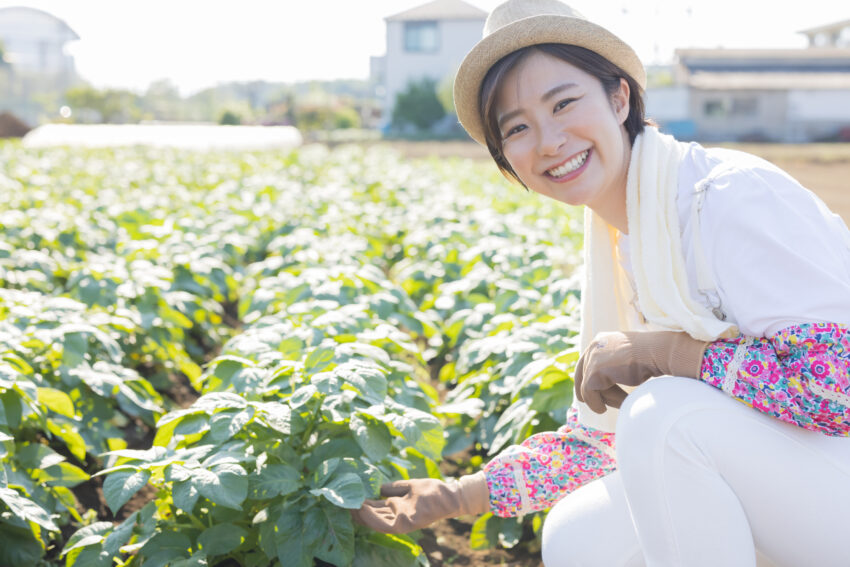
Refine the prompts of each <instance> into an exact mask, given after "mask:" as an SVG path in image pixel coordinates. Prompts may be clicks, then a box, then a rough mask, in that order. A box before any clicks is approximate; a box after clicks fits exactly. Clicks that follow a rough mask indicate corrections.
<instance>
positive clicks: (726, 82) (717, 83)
mask: <svg viewBox="0 0 850 567" xmlns="http://www.w3.org/2000/svg"><path fill="white" fill-rule="evenodd" d="M688 85H689V86H690V87H692V88H695V89H705V90H753V91H764V90H825V89H848V90H850V74H847V73H696V74H694V75H691V76H690V77H688Z"/></svg>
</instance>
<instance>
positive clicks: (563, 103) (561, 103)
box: [555, 98, 575, 112]
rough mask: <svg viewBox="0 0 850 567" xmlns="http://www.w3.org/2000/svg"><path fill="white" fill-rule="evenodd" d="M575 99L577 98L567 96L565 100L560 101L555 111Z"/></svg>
mask: <svg viewBox="0 0 850 567" xmlns="http://www.w3.org/2000/svg"><path fill="white" fill-rule="evenodd" d="M574 100H575V99H574V98H565V99H564V100H562V101H560V102H558V104H556V105H555V112H558V111H559V110H561V109H563V108H565V107H566V106H567V105H568V104H570V103H571V102H573V101H574Z"/></svg>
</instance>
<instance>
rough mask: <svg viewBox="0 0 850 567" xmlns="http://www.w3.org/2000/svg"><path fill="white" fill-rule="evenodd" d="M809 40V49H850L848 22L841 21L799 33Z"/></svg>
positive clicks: (849, 24) (849, 25) (849, 26)
mask: <svg viewBox="0 0 850 567" xmlns="http://www.w3.org/2000/svg"><path fill="white" fill-rule="evenodd" d="M800 33H801V34H804V35H805V36H806V37H807V38H809V47H850V20H842V21H840V22H835V23H834V24H827V25H824V26H818V27H815V28H810V29H807V30H803V31H801V32H800Z"/></svg>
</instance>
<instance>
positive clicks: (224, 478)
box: [192, 464, 248, 510]
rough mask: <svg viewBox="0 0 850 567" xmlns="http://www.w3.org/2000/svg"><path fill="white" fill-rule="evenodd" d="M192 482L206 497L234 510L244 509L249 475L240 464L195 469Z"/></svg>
mask: <svg viewBox="0 0 850 567" xmlns="http://www.w3.org/2000/svg"><path fill="white" fill-rule="evenodd" d="M192 483H193V484H194V485H195V487H196V488H197V489H198V492H200V493H201V495H202V496H204V497H205V498H208V499H210V500H211V501H213V502H215V503H216V504H219V505H221V506H225V507H227V508H233V509H234V510H241V509H242V502H244V501H245V498H246V497H247V496H248V477H247V473H246V472H245V469H243V468H242V467H240V466H239V465H234V464H222V465H217V466H215V467H213V469H212V470H207V469H193V470H192Z"/></svg>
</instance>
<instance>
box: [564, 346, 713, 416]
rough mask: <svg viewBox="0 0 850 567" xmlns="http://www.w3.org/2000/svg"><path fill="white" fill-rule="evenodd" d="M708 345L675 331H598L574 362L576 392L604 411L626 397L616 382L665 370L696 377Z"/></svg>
mask: <svg viewBox="0 0 850 567" xmlns="http://www.w3.org/2000/svg"><path fill="white" fill-rule="evenodd" d="M707 345H708V343H707V342H704V341H699V340H697V339H694V338H692V337H691V336H690V335H688V334H687V333H683V332H675V331H631V332H619V331H617V332H613V333H599V334H598V335H596V338H594V339H593V342H592V343H590V345H589V346H588V347H587V350H585V351H584V353H582V355H581V358H579V360H578V363H577V364H576V370H575V387H576V396H577V397H578V399H579V401H580V402H584V403H586V404H587V405H588V406H589V407H590V409H592V410H593V411H595V412H596V413H603V412H604V411H605V409H606V407H605V406H606V405H607V406H611V407H615V408H618V407H620V405H622V403H623V400H624V399H626V392H625V391H624V390H623V389H622V388H620V387H619V386H618V385H617V384H622V385H625V386H637V385H638V384H642V383H643V382H646V381H647V380H649V379H650V378H652V377H653V376H663V375H665V374H672V375H673V376H686V377H689V378H696V377H698V376H699V372H700V367H701V366H702V357H703V354H704V353H705V347H706V346H707Z"/></svg>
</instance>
